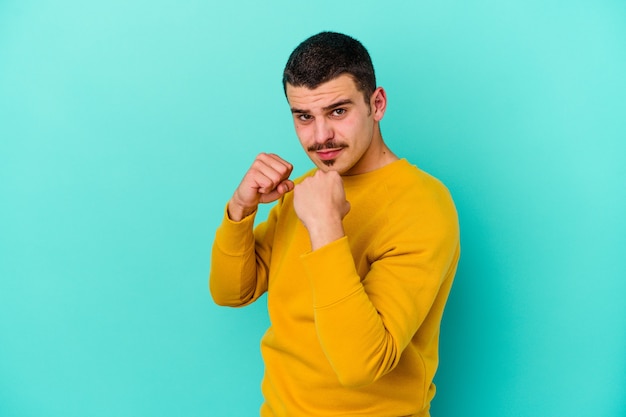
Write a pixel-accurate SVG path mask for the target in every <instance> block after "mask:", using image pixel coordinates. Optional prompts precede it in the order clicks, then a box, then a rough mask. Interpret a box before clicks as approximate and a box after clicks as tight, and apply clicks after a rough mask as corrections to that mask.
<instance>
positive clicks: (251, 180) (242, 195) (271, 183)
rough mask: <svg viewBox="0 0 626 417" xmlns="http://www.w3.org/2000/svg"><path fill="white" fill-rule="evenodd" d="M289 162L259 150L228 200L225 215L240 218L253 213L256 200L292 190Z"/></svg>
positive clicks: (269, 201)
mask: <svg viewBox="0 0 626 417" xmlns="http://www.w3.org/2000/svg"><path fill="white" fill-rule="evenodd" d="M292 170H293V166H292V165H291V164H290V163H289V162H287V161H285V160H284V159H282V158H281V157H279V156H278V155H275V154H272V153H260V154H259V155H257V157H256V159H255V160H254V162H253V163H252V166H251V167H250V169H249V170H248V172H246V175H245V176H244V177H243V180H241V183H240V184H239V186H238V187H237V189H236V190H235V193H234V194H233V196H232V198H231V199H230V202H229V203H228V217H229V218H230V219H231V220H234V221H240V220H242V219H243V218H244V217H246V216H249V215H250V214H252V213H254V212H255V211H256V209H257V206H258V205H259V203H271V202H272V201H276V200H278V199H279V198H280V197H282V196H283V195H284V194H286V193H288V192H289V191H291V190H293V181H291V180H290V179H289V175H291V171H292Z"/></svg>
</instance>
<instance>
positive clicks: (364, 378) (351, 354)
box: [302, 195, 459, 387]
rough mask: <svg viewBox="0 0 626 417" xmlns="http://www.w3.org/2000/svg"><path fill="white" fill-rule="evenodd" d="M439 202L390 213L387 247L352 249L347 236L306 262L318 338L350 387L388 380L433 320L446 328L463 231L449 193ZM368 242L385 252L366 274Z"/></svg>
mask: <svg viewBox="0 0 626 417" xmlns="http://www.w3.org/2000/svg"><path fill="white" fill-rule="evenodd" d="M405 203H406V202H405ZM437 203H438V204H437V205H436V206H433V207H429V208H428V209H427V213H426V212H425V213H414V212H411V210H402V209H400V208H398V207H394V206H390V207H387V208H386V210H387V211H388V212H393V213H394V214H395V216H393V217H389V219H390V220H388V221H387V222H386V224H383V225H381V227H383V228H384V229H385V231H384V232H383V233H381V238H380V239H381V240H380V241H378V242H369V241H367V239H365V242H355V243H354V245H351V237H350V238H348V237H344V238H342V239H339V240H337V241H335V242H333V243H331V244H329V245H327V246H325V247H323V248H320V249H318V250H317V251H314V252H311V253H309V254H306V255H304V256H303V257H302V262H303V263H304V265H305V270H306V271H307V275H308V277H309V279H310V281H311V285H312V289H313V301H314V311H315V326H316V330H317V334H318V338H319V340H320V343H321V345H322V348H323V350H324V353H325V354H326V356H327V358H328V360H329V362H330V363H331V364H332V367H333V369H334V370H335V372H336V374H337V376H338V378H339V380H340V382H341V383H342V384H343V385H345V386H354V387H358V386H364V385H367V384H370V383H372V382H374V381H376V380H378V379H380V378H381V377H382V376H384V375H386V374H387V373H388V372H390V371H391V370H393V369H394V368H395V367H396V365H397V364H398V363H399V360H400V357H401V354H402V353H403V351H404V350H405V348H406V347H407V346H408V345H409V343H411V341H412V340H413V339H414V338H415V337H416V335H417V338H419V336H420V331H419V330H420V327H421V326H425V327H428V326H432V324H431V323H429V320H428V318H429V316H432V320H434V321H435V322H436V323H437V325H438V321H439V320H440V316H441V312H442V311H439V306H440V307H441V310H442V309H443V304H444V303H445V299H444V300H443V302H441V301H439V302H437V301H438V298H442V297H443V298H445V297H447V294H448V291H449V285H450V284H451V281H452V278H453V276H454V272H455V269H456V263H457V261H458V257H459V232H458V224H457V221H456V212H455V211H454V207H453V205H452V203H451V200H448V199H447V198H445V195H443V196H442V197H441V196H440V198H439V201H438V202H437ZM408 207H409V209H410V208H411V207H415V206H408ZM399 210H400V212H399ZM355 220H358V223H362V222H363V220H361V219H352V221H353V222H354V221H355ZM353 235H354V233H353ZM356 239H359V237H358V234H357V238H356ZM360 244H365V245H372V244H375V245H376V246H378V248H379V249H378V250H380V251H381V254H380V256H379V257H378V258H377V259H375V260H374V261H373V262H372V263H371V265H369V270H366V271H365V275H364V276H362V274H363V272H361V274H359V271H358V268H357V265H355V261H354V257H353V249H354V247H356V246H359V245H360ZM442 287H443V290H442ZM435 304H437V307H436V308H433V305H435ZM433 310H434V311H433ZM425 334H430V337H432V333H428V332H426V333H425ZM425 342H428V341H425Z"/></svg>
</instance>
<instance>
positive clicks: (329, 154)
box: [316, 148, 343, 161]
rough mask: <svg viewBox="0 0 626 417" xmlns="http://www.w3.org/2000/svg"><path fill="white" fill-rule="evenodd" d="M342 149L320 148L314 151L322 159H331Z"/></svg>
mask: <svg viewBox="0 0 626 417" xmlns="http://www.w3.org/2000/svg"><path fill="white" fill-rule="evenodd" d="M342 150H343V148H334V149H322V150H319V151H316V153H317V156H318V157H319V158H320V159H321V160H322V161H329V160H331V159H335V158H337V156H339V154H340V153H341V151H342Z"/></svg>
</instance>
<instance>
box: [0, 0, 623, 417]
mask: <svg viewBox="0 0 626 417" xmlns="http://www.w3.org/2000/svg"><path fill="white" fill-rule="evenodd" d="M383 3H384V4H383ZM321 30H338V31H343V32H346V33H348V34H351V35H353V36H355V37H356V38H358V39H360V40H361V41H362V42H363V43H364V44H365V45H366V47H368V49H369V50H370V53H371V54H372V56H373V59H374V63H375V66H376V70H377V75H378V81H379V84H380V85H382V86H384V87H385V88H386V89H387V93H388V98H389V107H388V111H387V115H386V116H385V119H384V120H383V124H382V130H383V135H384V137H385V139H386V141H387V143H388V144H389V145H390V147H391V148H392V149H393V150H394V151H395V152H396V153H397V154H399V155H401V156H403V157H406V158H407V159H409V160H410V161H411V162H413V163H415V164H417V165H418V166H420V167H422V168H423V169H425V170H427V171H429V172H430V173H432V174H433V175H435V176H437V177H439V178H440V179H441V180H443V181H444V182H445V183H446V184H447V185H448V187H449V188H450V190H451V192H452V194H453V196H454V198H455V201H456V204H457V207H458V211H459V215H460V221H461V229H462V245H463V254H462V259H461V263H460V266H459V271H458V274H457V280H456V282H455V285H454V287H453V290H452V294H451V297H450V300H449V303H448V309H447V312H446V314H445V316H444V322H443V328H442V344H441V364H440V370H439V373H438V375H437V377H436V383H437V386H438V394H437V397H436V398H435V401H434V403H433V410H432V411H433V416H438V417H446V416H447V417H456V416H474V415H481V416H493V417H517V416H548V417H552V416H554V417H556V416H570V417H576V416H580V417H583V416H590V415H593V416H611V417H616V416H626V405H625V404H626V403H625V402H624V398H625V397H626V376H625V375H626V304H625V303H624V302H623V296H624V294H625V293H626V284H625V280H624V277H625V276H626V265H625V261H624V252H625V249H626V238H625V236H626V222H625V221H624V213H626V195H625V186H624V179H625V177H626V175H625V174H626V172H625V168H624V167H625V159H626V158H625V157H624V156H625V155H626V145H625V143H626V141H625V139H626V117H625V114H626V103H625V97H626V77H625V76H624V74H626V48H625V47H624V46H625V45H626V6H625V4H624V2H622V1H617V0H615V1H602V0H601V1H576V0H575V1H558V0H548V1H542V2H540V1H520V0H509V1H488V0H472V1H468V2H453V1H439V2H434V1H417V2H403V1H400V0H391V1H387V2H374V1H359V2H329V1H319V2H316V3H310V4H300V3H294V2H287V1H277V2H272V3H271V5H264V4H262V3H259V2H252V1H249V2H246V1H234V2H219V3H216V2H207V1H199V0H195V1H176V2H174V1H157V2H148V1H146V0H131V1H120V0H113V1H107V2H80V1H75V0H73V1H72V0H62V1H54V2H53V1H37V2H35V1H29V0H20V1H16V0H3V1H1V2H0V416H12V417H27V416H28V417H30V416H48V417H56V416H63V417H71V416H81V417H82V416H92V417H97V416H112V415H115V416H129V417H130V416H133V417H136V416H226V415H228V416H231V415H232V416H252V415H255V414H257V413H258V408H259V405H260V402H261V401H262V398H261V395H260V388H259V384H260V379H261V376H262V372H263V367H262V363H261V358H260V355H259V348H258V346H259V339H260V338H261V336H262V334H263V332H264V330H265V328H266V327H267V325H268V321H267V315H266V312H265V305H264V302H265V301H264V299H263V300H261V301H260V302H259V303H257V305H254V306H250V307H248V308H245V309H238V310H234V309H227V308H218V307H216V306H214V305H213V304H212V301H211V299H210V296H209V293H208V290H207V282H206V280H207V274H208V270H209V266H210V265H209V261H210V259H209V253H210V247H211V243H212V239H213V233H214V231H215V228H216V227H217V225H218V224H219V221H220V219H221V216H222V213H223V209H224V206H225V203H226V201H227V200H228V198H229V197H230V195H231V193H232V191H233V190H234V188H235V186H236V185H237V184H238V182H239V181H240V179H241V176H242V175H243V173H244V172H245V170H246V169H247V167H248V165H249V164H250V162H251V161H252V159H253V158H254V156H255V155H256V154H257V153H258V152H261V151H268V152H276V153H279V154H280V155H281V156H283V157H284V158H286V159H288V160H290V161H291V162H293V163H294V165H295V167H296V168H295V171H296V174H300V173H303V172H304V171H305V170H307V169H308V168H309V167H310V166H311V164H310V162H309V161H308V160H307V159H306V156H305V155H304V153H303V152H302V151H301V149H300V148H299V145H298V142H297V139H296V137H295V134H294V132H293V127H292V125H291V117H290V114H289V110H288V107H287V104H286V102H285V99H284V96H283V92H282V87H281V72H282V67H283V65H284V63H285V61H286V59H287V56H288V55H289V53H290V52H291V50H292V49H293V48H294V47H295V46H296V45H297V44H298V43H299V42H300V41H302V40H303V39H304V38H306V37H308V36H309V35H312V34H314V33H316V32H319V31H321ZM265 210H266V209H265ZM265 212H266V211H265Z"/></svg>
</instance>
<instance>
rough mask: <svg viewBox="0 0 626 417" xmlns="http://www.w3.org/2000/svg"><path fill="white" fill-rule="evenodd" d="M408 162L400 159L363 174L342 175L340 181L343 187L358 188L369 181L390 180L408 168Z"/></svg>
mask: <svg viewBox="0 0 626 417" xmlns="http://www.w3.org/2000/svg"><path fill="white" fill-rule="evenodd" d="M409 165H410V164H409V162H408V161H407V160H406V159H405V158H400V159H398V160H396V161H393V162H390V163H388V164H387V165H385V166H382V167H380V168H378V169H375V170H373V171H369V172H365V173H363V174H357V175H342V176H341V179H342V180H343V184H344V186H345V187H351V186H359V185H360V184H362V183H364V182H365V183H367V182H371V181H378V180H381V179H385V178H390V177H391V178H392V177H394V176H395V174H396V172H398V171H399V170H402V169H404V168H406V167H407V166H409Z"/></svg>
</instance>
